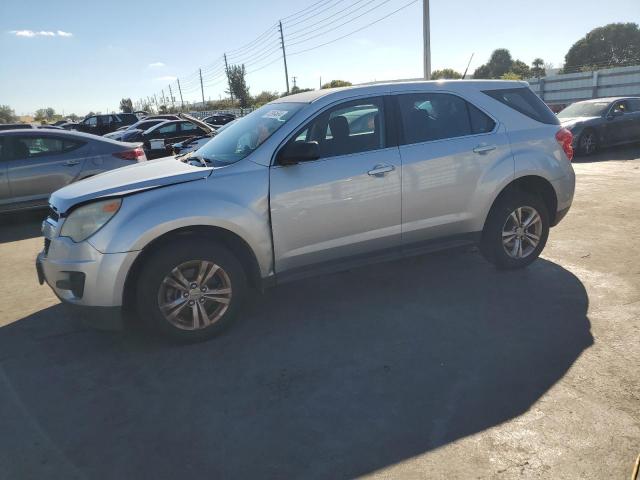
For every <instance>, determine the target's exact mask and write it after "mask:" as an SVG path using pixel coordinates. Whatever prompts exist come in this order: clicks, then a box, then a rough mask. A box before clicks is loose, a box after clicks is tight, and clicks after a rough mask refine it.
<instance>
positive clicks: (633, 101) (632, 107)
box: [627, 98, 640, 112]
mask: <svg viewBox="0 0 640 480" xmlns="http://www.w3.org/2000/svg"><path fill="white" fill-rule="evenodd" d="M627 103H628V104H629V111H630V112H640V98H630V99H629V100H627Z"/></svg>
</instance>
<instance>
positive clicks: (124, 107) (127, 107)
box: [120, 98, 133, 113]
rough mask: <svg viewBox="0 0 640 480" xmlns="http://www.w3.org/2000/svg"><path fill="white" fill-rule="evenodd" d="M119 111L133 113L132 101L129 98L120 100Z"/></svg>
mask: <svg viewBox="0 0 640 480" xmlns="http://www.w3.org/2000/svg"><path fill="white" fill-rule="evenodd" d="M120 111H121V112H122V113H133V102H132V101H131V99H130V98H123V99H122V100H120Z"/></svg>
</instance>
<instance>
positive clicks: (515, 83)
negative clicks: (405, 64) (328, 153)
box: [269, 79, 529, 105]
mask: <svg viewBox="0 0 640 480" xmlns="http://www.w3.org/2000/svg"><path fill="white" fill-rule="evenodd" d="M528 85H529V84H528V83H527V82H524V81H520V80H421V79H417V80H393V81H384V82H372V83H364V84H360V85H353V86H350V87H338V88H323V89H320V90H311V91H309V92H302V93H296V94H294V95H287V96H286V97H280V98H277V99H275V100H273V101H271V102H269V104H274V105H275V104H278V103H312V102H314V101H316V100H319V99H320V98H323V97H326V96H329V95H332V96H336V97H349V96H353V95H358V94H360V93H361V94H363V95H367V94H371V95H376V94H378V95H382V94H385V93H389V92H391V91H396V90H398V91H400V90H402V89H403V87H405V88H406V87H415V88H416V89H418V90H419V89H420V87H423V88H424V89H425V90H431V89H432V88H431V87H438V88H439V89H441V88H442V87H451V89H452V90H471V89H472V90H476V91H477V90H497V89H504V88H523V87H528Z"/></svg>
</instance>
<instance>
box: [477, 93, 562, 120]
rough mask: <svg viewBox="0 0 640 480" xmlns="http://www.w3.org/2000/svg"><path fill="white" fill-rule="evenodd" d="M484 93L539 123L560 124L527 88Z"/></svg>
mask: <svg viewBox="0 0 640 480" xmlns="http://www.w3.org/2000/svg"><path fill="white" fill-rule="evenodd" d="M484 93H485V94H486V95H489V96H490V97H491V98H493V99H495V100H497V101H499V102H500V103H503V104H504V105H506V106H507V107H510V108H512V109H514V110H516V111H518V112H520V113H522V114H523V115H526V116H527V117H529V118H532V119H534V120H537V121H538V122H541V123H546V124H548V125H559V124H560V121H559V120H558V117H556V116H555V115H554V113H553V112H552V111H551V110H549V107H547V106H546V105H545V103H544V102H543V101H542V100H540V97H538V96H537V95H536V94H535V93H533V92H532V91H531V90H530V89H528V88H527V87H522V88H504V89H499V90H485V91H484Z"/></svg>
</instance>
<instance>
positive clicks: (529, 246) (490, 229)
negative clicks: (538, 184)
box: [481, 192, 549, 269]
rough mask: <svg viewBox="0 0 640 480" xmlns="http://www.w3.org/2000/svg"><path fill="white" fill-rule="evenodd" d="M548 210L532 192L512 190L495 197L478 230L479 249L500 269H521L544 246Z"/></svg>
mask: <svg viewBox="0 0 640 480" xmlns="http://www.w3.org/2000/svg"><path fill="white" fill-rule="evenodd" d="M548 236H549V213H548V212H547V207H546V205H545V204H544V202H543V201H542V200H541V199H540V198H539V197H537V196H535V195H530V194H527V193H524V192H513V193H511V194H507V195H505V196H504V197H502V198H500V199H498V202H497V203H496V204H495V205H494V206H493V208H492V209H491V212H490V213H489V218H488V219H487V222H486V224H485V227H484V230H483V232H482V243H481V251H482V253H483V255H484V256H485V258H486V259H487V260H489V261H490V262H491V263H493V264H494V265H496V267H498V268H501V269H515V268H523V267H526V266H527V265H529V264H530V263H531V262H533V261H534V260H535V259H536V258H538V256H539V255H540V253H541V252H542V250H543V249H544V247H545V245H546V243H547V238H548Z"/></svg>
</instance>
